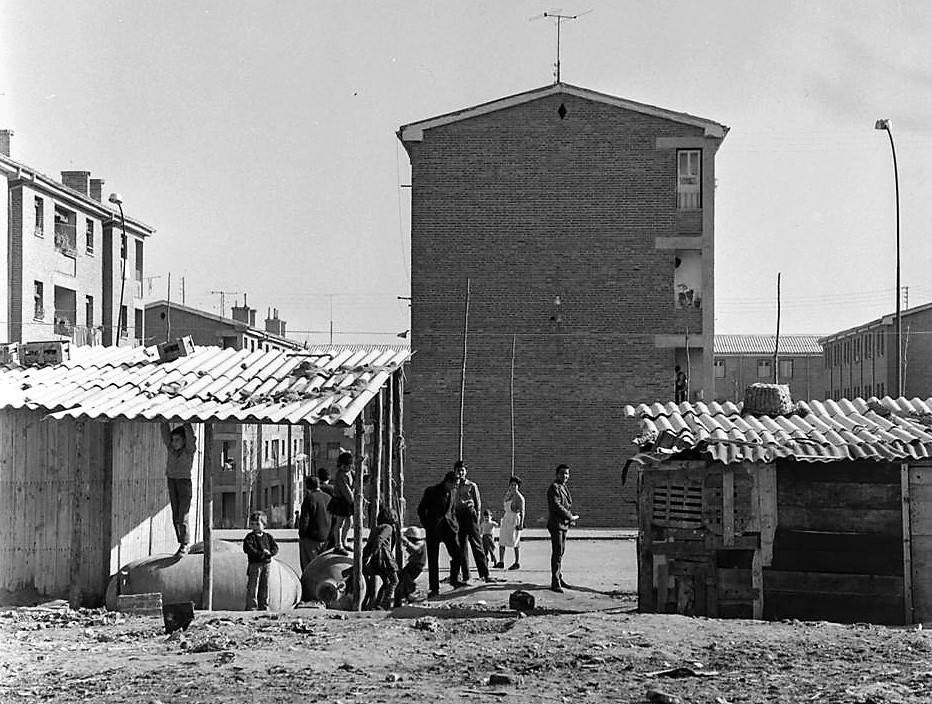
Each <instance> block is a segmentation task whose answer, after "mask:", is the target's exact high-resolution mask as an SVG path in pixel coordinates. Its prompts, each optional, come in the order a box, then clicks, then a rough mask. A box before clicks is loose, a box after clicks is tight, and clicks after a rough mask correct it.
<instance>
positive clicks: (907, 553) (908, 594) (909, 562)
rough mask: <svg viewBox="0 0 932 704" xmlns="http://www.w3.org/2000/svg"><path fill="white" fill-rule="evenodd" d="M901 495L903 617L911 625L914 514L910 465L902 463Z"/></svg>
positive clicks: (912, 610)
mask: <svg viewBox="0 0 932 704" xmlns="http://www.w3.org/2000/svg"><path fill="white" fill-rule="evenodd" d="M900 496H901V498H902V511H903V619H904V623H906V625H907V626H908V625H910V624H911V623H912V622H913V619H914V609H913V539H912V532H913V530H912V516H911V515H910V498H909V465H908V464H906V463H902V464H900Z"/></svg>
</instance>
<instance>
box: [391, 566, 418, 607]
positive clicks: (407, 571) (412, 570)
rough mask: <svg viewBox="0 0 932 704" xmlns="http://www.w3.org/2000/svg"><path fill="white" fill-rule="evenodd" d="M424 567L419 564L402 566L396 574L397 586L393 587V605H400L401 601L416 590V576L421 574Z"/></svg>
mask: <svg viewBox="0 0 932 704" xmlns="http://www.w3.org/2000/svg"><path fill="white" fill-rule="evenodd" d="M423 571H424V567H423V565H421V564H413V565H412V564H411V563H410V562H409V563H408V564H407V565H405V566H404V568H403V569H402V570H401V572H400V574H399V575H398V586H397V587H396V588H395V605H396V606H401V602H402V601H404V600H405V599H407V598H409V597H410V596H411V595H412V594H414V593H415V592H416V591H417V578H418V577H420V576H421V572H423Z"/></svg>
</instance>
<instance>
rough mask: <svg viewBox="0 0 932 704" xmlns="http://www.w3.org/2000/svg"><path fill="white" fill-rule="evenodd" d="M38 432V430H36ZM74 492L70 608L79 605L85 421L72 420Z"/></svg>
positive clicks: (72, 499)
mask: <svg viewBox="0 0 932 704" xmlns="http://www.w3.org/2000/svg"><path fill="white" fill-rule="evenodd" d="M36 432H38V431H36ZM74 445H75V448H74V452H75V461H74V468H75V473H74V492H73V493H72V495H71V564H70V572H69V580H70V581H71V588H70V590H69V592H68V604H69V605H70V606H71V608H72V609H77V608H78V607H79V606H81V596H82V595H81V564H82V563H83V557H84V556H83V554H82V553H83V551H84V550H83V549H84V546H83V545H82V544H81V523H82V522H83V520H84V516H83V512H84V508H85V506H84V503H85V502H84V494H85V488H84V483H85V479H84V478H85V471H86V470H85V467H84V464H85V459H86V454H87V448H86V447H85V422H84V421H83V420H76V421H75V422H74Z"/></svg>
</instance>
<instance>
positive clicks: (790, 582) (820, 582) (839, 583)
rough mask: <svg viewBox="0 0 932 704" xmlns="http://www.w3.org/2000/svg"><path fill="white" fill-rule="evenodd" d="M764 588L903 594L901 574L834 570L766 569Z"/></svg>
mask: <svg viewBox="0 0 932 704" xmlns="http://www.w3.org/2000/svg"><path fill="white" fill-rule="evenodd" d="M766 590H767V591H768V592H791V593H802V594H817V593H824V594H835V595H838V596H840V595H842V594H862V595H868V596H880V597H892V596H896V597H900V599H901V600H902V597H903V578H902V576H896V577H891V576H885V575H873V574H836V573H830V572H788V571H786V572H785V571H781V570H768V571H767V573H766Z"/></svg>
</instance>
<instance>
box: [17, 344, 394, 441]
mask: <svg viewBox="0 0 932 704" xmlns="http://www.w3.org/2000/svg"><path fill="white" fill-rule="evenodd" d="M410 356H411V353H410V351H409V350H407V349H403V348H400V349H399V348H387V347H352V348H348V347H318V348H311V349H308V350H289V351H287V352H274V351H266V352H249V351H246V350H241V351H237V350H233V349H220V348H219V347H195V351H194V353H193V354H191V355H189V356H187V357H181V358H179V359H177V360H175V361H173V362H166V363H160V362H159V360H158V354H157V352H156V348H155V347H147V348H142V347H137V348H117V347H76V348H73V349H72V351H71V358H70V360H69V361H67V362H64V363H63V364H57V365H50V366H45V367H21V366H18V365H4V366H0V408H30V409H41V410H47V411H49V412H50V413H51V414H52V417H54V418H63V417H66V416H70V417H74V418H78V417H86V418H104V419H107V418H109V419H113V418H124V419H145V420H154V419H160V418H172V419H175V418H177V419H183V420H191V421H203V420H219V421H236V422H246V423H261V422H266V423H312V424H313V423H327V424H329V425H335V424H346V425H349V424H351V423H352V422H353V421H354V420H355V419H356V416H357V415H359V413H360V412H361V411H362V409H363V408H365V406H366V404H367V403H368V402H369V401H370V400H371V399H372V398H373V397H374V396H375V395H376V394H377V393H378V390H379V389H380V388H381V387H382V385H383V384H384V383H385V382H386V380H388V379H389V378H390V377H391V375H392V373H393V372H395V371H396V370H398V369H399V368H400V367H401V365H402V364H404V363H405V362H406V361H407V360H408V359H409V358H410Z"/></svg>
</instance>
